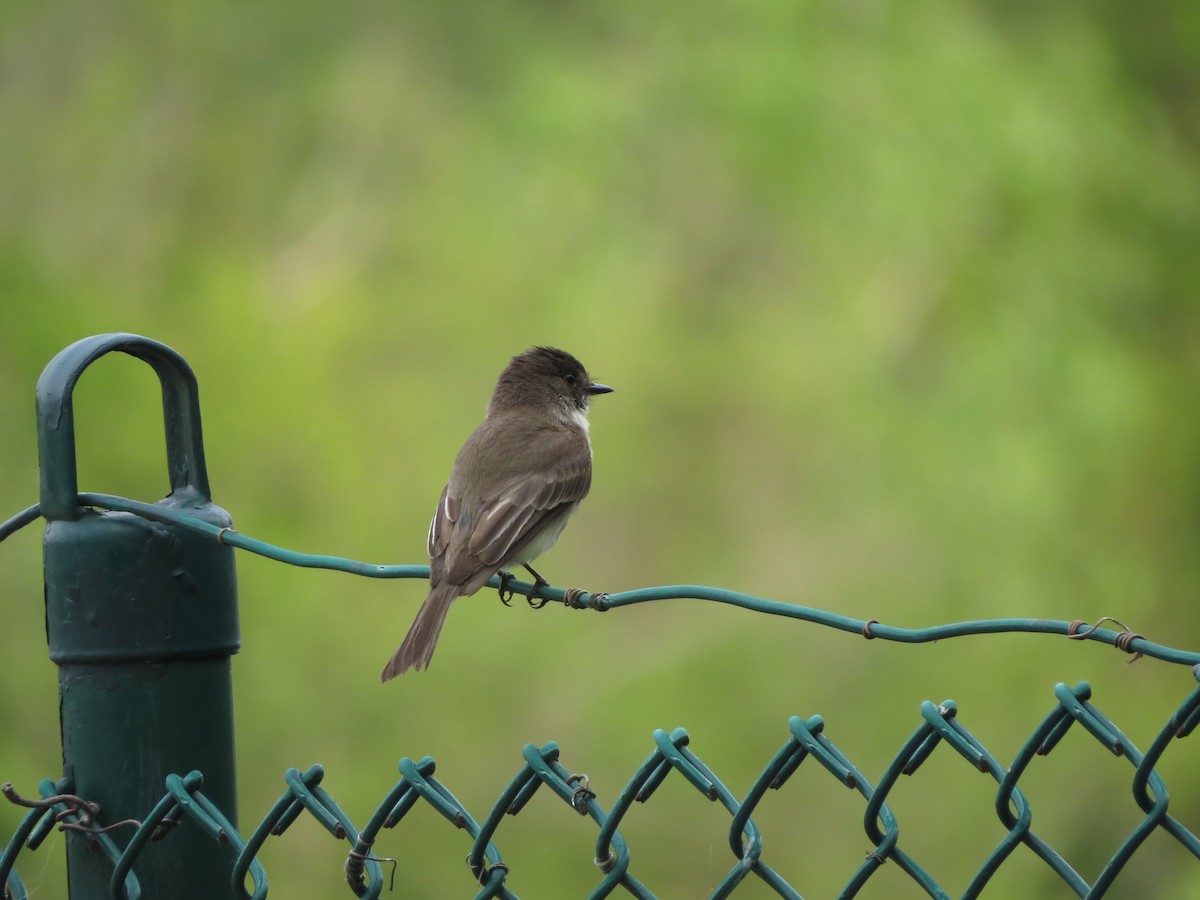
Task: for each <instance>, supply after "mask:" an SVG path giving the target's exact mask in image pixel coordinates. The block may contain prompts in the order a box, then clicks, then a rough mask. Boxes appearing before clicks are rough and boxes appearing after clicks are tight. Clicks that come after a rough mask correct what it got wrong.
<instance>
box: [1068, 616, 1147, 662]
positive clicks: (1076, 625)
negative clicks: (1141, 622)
mask: <svg viewBox="0 0 1200 900" xmlns="http://www.w3.org/2000/svg"><path fill="white" fill-rule="evenodd" d="M1105 622H1112V623H1113V624H1114V625H1118V626H1120V628H1121V633H1120V634H1118V635H1117V637H1116V639H1115V640H1114V641H1113V646H1115V647H1116V648H1117V649H1118V650H1121V651H1123V652H1124V653H1132V654H1133V655H1132V656H1131V657H1130V658H1129V659H1128V661H1126V663H1125V665H1127V666H1128V665H1132V664H1133V663H1135V662H1137V661H1138V660H1139V659H1141V658H1142V657H1144V656H1145V655H1146V654H1144V653H1141V652H1140V651H1139V652H1134V651H1133V650H1130V649H1129V646H1130V645H1131V644H1132V643H1133V642H1134V641H1136V640H1142V639H1144V637H1145V636H1144V635H1142V634H1139V633H1138V632H1136V631H1134V630H1133V629H1131V628H1130V627H1129V626H1128V625H1126V624H1125V623H1124V622H1122V621H1121V620H1120V619H1115V618H1113V617H1112V616H1101V617H1100V618H1099V619H1097V620H1096V624H1095V625H1091V626H1090V627H1089V628H1088V629H1087V630H1086V631H1082V630H1081V629H1082V628H1083V627H1084V626H1085V625H1087V624H1088V623H1087V622H1085V621H1084V620H1083V619H1075V620H1073V621H1072V622H1071V624H1070V625H1069V626H1067V639H1068V640H1073V641H1082V640H1083V639H1084V638H1086V637H1088V636H1090V635H1092V634H1094V633H1095V632H1096V631H1097V630H1099V628H1100V626H1101V625H1103V624H1104V623H1105Z"/></svg>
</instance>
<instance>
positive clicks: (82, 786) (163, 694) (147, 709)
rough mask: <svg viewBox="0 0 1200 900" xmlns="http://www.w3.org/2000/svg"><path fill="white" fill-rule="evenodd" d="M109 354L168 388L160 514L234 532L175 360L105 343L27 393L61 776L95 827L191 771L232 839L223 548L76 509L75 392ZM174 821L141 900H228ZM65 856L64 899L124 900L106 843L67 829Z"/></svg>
mask: <svg viewBox="0 0 1200 900" xmlns="http://www.w3.org/2000/svg"><path fill="white" fill-rule="evenodd" d="M114 351H116V352H122V353H126V354H129V355H131V356H134V357H137V358H138V359H141V360H143V361H145V362H146V363H148V364H149V365H150V366H151V367H152V368H153V369H154V371H155V373H156V374H157V375H158V378H159V381H160V382H161V384H162V395H163V414H164V418H165V423H166V446H167V468H168V473H169V476H170V486H171V492H170V494H169V495H168V496H167V497H166V498H165V499H163V500H160V501H159V503H158V505H160V506H163V507H167V508H170V509H172V510H175V511H177V512H182V513H185V514H186V515H188V516H192V517H195V518H197V519H203V520H204V521H206V522H211V523H213V524H215V525H219V526H229V525H231V521H230V518H229V514H228V513H226V512H225V511H224V510H223V509H221V508H219V507H217V506H215V505H213V503H212V500H211V495H210V493H209V485H208V474H207V469H206V467H205V462H204V446H203V440H202V435H201V430H200V405H199V398H198V391H197V385H196V378H195V375H194V374H193V373H192V370H191V367H189V366H188V364H187V363H186V362H185V361H184V360H183V358H182V357H180V356H179V355H178V354H177V353H176V352H175V351H174V350H172V349H171V348H169V347H167V346H165V345H163V344H160V343H158V342H157V341H152V340H150V339H148V338H144V337H139V336H138V335H132V334H104V335H97V336H95V337H90V338H85V339H84V340H82V341H79V342H77V343H75V344H72V345H71V346H70V347H67V348H66V349H65V350H63V351H62V352H60V353H59V354H58V355H57V356H55V357H54V359H53V360H51V362H50V364H49V365H48V366H46V369H45V371H44V372H43V373H42V377H41V379H40V380H39V381H38V386H37V417H38V455H39V463H40V469H41V511H42V515H43V516H44V517H45V519H46V531H45V538H44V545H43V546H44V565H45V581H46V635H47V642H48V644H49V650H50V658H51V659H52V660H53V661H54V662H55V663H56V664H57V665H58V677H59V693H60V714H61V725H62V747H63V771H64V775H65V776H66V777H68V778H70V779H71V781H72V791H73V793H75V794H78V795H79V796H81V797H83V798H85V799H86V800H89V801H92V802H95V803H98V804H99V806H100V812H99V814H98V815H97V817H96V822H95V823H94V826H93V827H103V826H108V825H112V824H114V823H116V822H120V821H123V820H136V819H138V818H140V817H142V816H145V815H146V814H147V812H148V811H149V810H150V809H152V808H153V807H154V805H155V804H156V803H157V802H158V801H159V800H161V799H162V798H163V796H164V795H165V794H166V793H167V790H166V786H165V779H166V777H167V775H169V774H177V775H180V776H183V775H187V774H188V773H189V772H191V771H193V770H199V771H201V772H203V773H204V776H203V784H202V786H201V787H200V788H199V789H200V790H201V791H203V793H204V794H205V796H207V797H208V798H209V799H210V800H212V801H213V802H214V803H215V804H216V806H217V807H218V808H219V809H221V810H223V811H224V812H225V813H226V816H227V818H228V819H229V820H230V821H231V822H232V823H233V824H235V825H236V822H237V817H236V809H237V801H236V784H235V764H234V743H233V683H232V676H231V657H232V654H234V653H236V652H237V650H238V648H239V646H240V643H241V638H240V633H239V628H238V612H237V584H236V577H235V571H234V560H233V550H232V549H231V548H229V547H226V546H223V545H222V544H219V543H217V542H215V541H213V540H211V539H210V538H208V537H206V536H204V535H201V534H197V533H195V532H190V531H186V530H184V529H182V528H179V527H177V526H171V525H166V524H161V523H158V522H152V521H150V520H148V519H145V518H143V517H141V516H136V515H132V514H129V513H121V512H105V511H97V510H94V509H87V508H84V507H82V506H80V504H79V499H78V481H77V475H76V465H75V425H74V413H73V407H72V394H73V391H74V387H75V384H76V382H77V381H78V379H79V377H80V375H82V374H83V371H84V370H85V369H86V368H87V367H88V366H89V365H91V364H92V363H93V362H95V361H96V360H97V359H99V358H100V357H101V356H103V355H104V354H106V353H111V352H114ZM178 819H179V824H178V825H174V826H172V827H170V828H169V829H167V830H166V832H165V833H164V834H162V836H161V839H160V840H156V841H154V842H152V843H150V844H148V845H147V846H146V847H145V849H143V850H142V851H141V852H140V853H138V855H137V857H136V861H135V862H134V865H133V869H132V874H133V876H134V878H136V882H137V888H140V894H141V896H142V897H144V898H152V897H171V898H174V900H225V898H230V900H232V898H233V897H234V896H236V895H235V892H234V889H233V886H232V885H231V882H230V874H229V873H230V870H231V864H230V861H229V859H228V858H227V857H226V856H225V852H224V851H223V850H222V848H221V847H220V846H219V845H218V844H217V843H215V842H214V841H212V840H211V838H209V837H208V836H207V835H206V834H205V833H204V832H203V830H202V829H201V827H200V826H199V825H197V823H196V822H194V821H191V820H189V818H188V817H187V816H186V815H180V816H178ZM135 831H136V825H134V824H126V825H122V826H119V827H117V828H115V829H113V830H112V831H110V832H108V837H109V838H110V839H111V840H112V842H113V844H114V845H115V848H116V851H117V852H119V851H122V850H124V848H125V847H126V846H128V844H129V842H130V840H131V839H132V838H133V836H134V833H135ZM66 842H67V871H68V883H69V886H70V897H71V900H93V898H95V900H100V898H109V897H112V896H120V893H119V891H120V889H119V888H118V893H117V894H113V893H111V891H110V884H109V882H110V880H111V879H112V876H113V872H114V862H113V860H112V859H110V858H109V854H108V853H106V852H105V851H104V848H103V846H102V843H104V842H101V841H98V840H97V838H96V837H95V836H93V835H89V834H87V833H83V832H80V831H68V832H67V837H66ZM124 883H125V885H126V886H127V887H129V886H132V882H131V881H130V880H129V879H125V882H124ZM137 888H135V890H137Z"/></svg>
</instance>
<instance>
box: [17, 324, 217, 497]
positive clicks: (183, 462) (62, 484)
mask: <svg viewBox="0 0 1200 900" xmlns="http://www.w3.org/2000/svg"><path fill="white" fill-rule="evenodd" d="M115 351H119V352H121V353H127V354H128V355H130V356H134V357H137V358H138V359H140V360H143V361H144V362H146V363H149V365H150V366H151V367H152V368H153V369H154V371H155V373H156V374H157V375H158V379H159V381H160V382H161V383H162V395H163V418H164V420H165V424H166V435H167V471H168V475H169V476H170V483H171V495H172V496H173V497H175V498H177V499H180V500H184V501H186V502H188V503H189V504H191V505H204V504H207V503H209V502H211V500H212V496H211V493H210V490H209V485H208V469H207V467H206V465H205V462H204V443H203V439H202V435H201V430H200V397H199V390H198V388H197V385H196V376H195V374H194V373H193V372H192V369H191V367H190V366H189V365H188V364H187V362H185V361H184V359H183V357H182V356H180V355H179V354H178V353H176V352H175V351H174V350H172V349H171V348H170V347H168V346H167V345H166V344H160V343H159V342H158V341H154V340H151V339H150V338H145V337H141V336H140V335H136V334H121V333H114V334H98V335H94V336H93V337H89V338H84V339H83V340H81V341H76V342H75V343H74V344H72V345H71V346H69V347H67V348H66V349H64V350H62V351H60V352H59V353H58V355H57V356H55V357H54V359H52V360H50V362H49V364H48V365H47V366H46V368H45V369H44V370H43V371H42V375H41V378H39V379H38V384H37V419H38V461H39V466H40V470H41V511H42V515H43V516H45V518H46V519H47V520H55V519H59V520H74V519H78V518H80V517H81V516H82V515H83V509H82V507H81V506H80V505H79V501H78V499H77V497H76V495H77V494H78V493H79V479H78V475H77V472H76V465H75V413H74V406H73V402H72V395H73V393H74V390H75V384H76V383H77V382H78V381H79V376H80V375H82V374H83V372H84V370H85V369H86V368H87V367H88V366H90V365H91V364H92V363H94V362H95V361H96V360H97V359H99V358H100V357H101V356H104V355H105V354H106V353H112V352H115Z"/></svg>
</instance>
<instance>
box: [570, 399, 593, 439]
mask: <svg viewBox="0 0 1200 900" xmlns="http://www.w3.org/2000/svg"><path fill="white" fill-rule="evenodd" d="M567 418H568V419H569V420H570V421H572V422H574V423H575V424H576V425H578V426H579V427H580V428H582V429H583V433H584V435H587V434H589V433H590V426H589V425H588V417H587V413H585V412H584V411H583V410H582V409H580V408H579V407H578V406H572V407H571V410H570V412H568V413H567Z"/></svg>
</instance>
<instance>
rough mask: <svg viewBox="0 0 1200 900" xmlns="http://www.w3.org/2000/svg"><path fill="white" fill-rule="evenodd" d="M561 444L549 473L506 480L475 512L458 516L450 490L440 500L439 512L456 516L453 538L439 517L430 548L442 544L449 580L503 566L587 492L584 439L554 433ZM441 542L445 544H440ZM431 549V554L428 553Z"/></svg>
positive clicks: (460, 581) (588, 463)
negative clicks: (449, 535)
mask: <svg viewBox="0 0 1200 900" xmlns="http://www.w3.org/2000/svg"><path fill="white" fill-rule="evenodd" d="M553 440H555V441H556V443H561V448H556V449H561V452H560V453H558V454H557V456H556V458H557V464H556V465H555V466H554V468H553V469H551V470H550V471H547V472H535V473H529V474H526V475H524V476H521V477H517V478H514V479H511V480H509V481H507V482H506V483H505V484H504V485H502V486H501V487H500V488H499V489H498V490H497V492H496V495H495V496H492V497H484V498H482V503H481V505H480V507H479V509H478V511H477V512H475V511H474V510H472V512H474V513H475V514H474V515H470V516H464V515H461V510H459V509H456V508H455V507H456V504H455V503H454V502H453V494H451V493H448V494H447V495H446V499H444V500H443V501H442V503H440V504H439V506H438V510H439V513H438V515H441V512H442V510H443V509H444V510H445V511H446V515H447V518H448V520H450V521H454V520H455V519H457V520H458V525H457V526H456V528H455V531H459V529H462V532H461V533H456V534H454V535H453V536H452V537H451V538H449V539H445V538H443V537H442V535H443V534H445V533H446V529H445V527H444V526H443V527H442V528H441V529H440V530H439V527H438V522H437V518H438V516H435V517H434V526H433V528H432V529H431V532H430V533H431V541H430V548H431V551H432V550H434V549H436V548H435V547H434V544H435V542H436V543H437V547H438V548H441V549H442V550H443V552H444V554H445V556H444V563H445V569H444V577H445V578H446V580H447V581H449V582H450V583H452V584H464V583H465V582H467V581H468V580H470V579H471V578H472V577H473V576H475V575H478V574H479V573H480V572H482V571H483V570H485V569H491V570H492V571H493V572H494V571H496V570H497V569H499V568H501V567H503V566H504V565H505V564H506V563H507V562H509V561H510V560H511V559H512V558H513V557H514V556H516V555H517V554H519V553H520V551H521V550H522V549H524V547H525V546H526V545H527V544H529V543H530V541H532V540H533V539H534V538H535V537H537V536H538V534H539V533H541V531H542V529H543V528H545V527H546V525H547V524H548V523H549V522H550V521H552V520H554V519H555V518H556V516H557V515H559V514H560V513H562V512H563V511H564V507H568V506H571V505H573V504H575V503H578V502H579V501H580V500H582V499H583V498H584V497H586V496H587V492H588V489H589V488H590V487H591V484H592V458H591V452H590V450H589V449H588V446H587V439H586V438H585V437H583V436H582V435H575V434H568V435H564V436H563V437H561V438H553ZM442 541H444V543H442ZM432 555H433V554H432V552H431V556H432Z"/></svg>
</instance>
